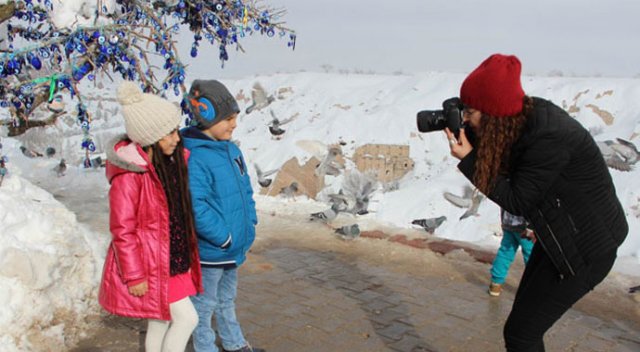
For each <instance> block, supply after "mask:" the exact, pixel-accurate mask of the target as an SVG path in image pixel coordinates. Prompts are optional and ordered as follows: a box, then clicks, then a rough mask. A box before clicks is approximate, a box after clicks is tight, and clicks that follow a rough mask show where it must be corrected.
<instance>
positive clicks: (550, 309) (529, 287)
mask: <svg viewBox="0 0 640 352" xmlns="http://www.w3.org/2000/svg"><path fill="white" fill-rule="evenodd" d="M615 259H616V252H615V251H614V252H613V253H603V255H602V256H600V258H598V259H597V260H594V261H593V262H591V263H588V264H587V266H586V268H585V269H583V270H581V272H579V273H578V274H577V275H576V276H571V277H565V278H564V279H563V280H560V277H559V276H558V271H557V270H556V268H555V267H554V266H553V263H552V262H551V260H550V259H549V257H548V256H547V254H546V253H545V252H544V250H543V249H542V247H541V246H540V245H539V244H536V245H535V246H534V247H533V251H532V253H531V257H530V258H529V262H528V263H527V266H526V268H525V270H524V274H523V275H522V280H520V286H519V287H518V292H517V293H516V298H515V300H514V302H513V308H512V310H511V314H509V318H508V319H507V322H506V323H505V326H504V340H505V344H506V348H507V351H510V352H515V351H517V352H543V351H544V343H543V341H542V337H543V335H544V333H545V332H546V331H547V330H548V329H549V328H550V327H551V326H552V325H553V324H554V323H555V322H556V321H557V320H558V319H560V317H561V316H562V315H563V314H564V313H565V312H566V311H567V310H569V308H571V306H572V305H573V304H574V303H575V302H577V301H578V300H579V299H580V298H582V296H584V295H585V294H587V292H589V291H591V290H592V289H593V288H594V287H595V286H596V285H597V284H599V283H600V282H601V281H602V280H604V278H605V277H606V276H607V274H608V273H609V271H610V270H611V267H612V266H613V262H614V261H615Z"/></svg>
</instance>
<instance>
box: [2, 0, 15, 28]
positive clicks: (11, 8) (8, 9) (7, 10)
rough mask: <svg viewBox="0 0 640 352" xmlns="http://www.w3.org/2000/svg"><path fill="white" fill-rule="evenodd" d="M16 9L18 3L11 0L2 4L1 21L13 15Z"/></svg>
mask: <svg viewBox="0 0 640 352" xmlns="http://www.w3.org/2000/svg"><path fill="white" fill-rule="evenodd" d="M15 10H16V4H15V3H14V2H13V1H10V2H8V3H6V4H4V5H0V23H2V22H4V21H6V20H8V19H10V18H11V17H13V13H14V12H15Z"/></svg>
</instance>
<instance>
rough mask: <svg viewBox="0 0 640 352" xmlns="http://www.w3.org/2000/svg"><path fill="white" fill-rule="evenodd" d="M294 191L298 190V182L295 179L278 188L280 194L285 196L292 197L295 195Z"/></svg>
mask: <svg viewBox="0 0 640 352" xmlns="http://www.w3.org/2000/svg"><path fill="white" fill-rule="evenodd" d="M296 192H298V182H295V181H294V182H291V184H290V185H288V186H287V187H282V188H281V189H280V194H282V195H283V196H285V197H287V198H293V197H294V196H295V195H296Z"/></svg>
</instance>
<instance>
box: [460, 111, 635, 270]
mask: <svg viewBox="0 0 640 352" xmlns="http://www.w3.org/2000/svg"><path fill="white" fill-rule="evenodd" d="M533 100H534V109H533V112H532V113H531V114H530V115H529V116H528V117H527V122H526V125H525V128H524V131H523V132H522V135H521V136H520V138H519V139H518V140H517V141H516V142H515V143H514V145H513V147H512V152H511V153H512V154H511V164H510V170H509V172H508V174H506V175H500V176H498V179H497V182H496V186H495V188H494V189H493V191H492V192H491V194H488V195H487V196H488V197H489V198H490V199H491V200H493V201H494V202H495V203H497V204H498V205H499V206H500V207H501V208H503V209H505V210H507V211H508V212H510V213H512V214H514V215H522V216H524V217H525V218H526V219H527V220H528V221H529V223H530V224H531V225H532V226H533V228H534V231H535V233H536V237H537V239H538V243H540V245H541V246H542V247H543V249H544V251H545V252H546V253H547V254H548V255H549V257H550V259H551V261H552V262H553V263H554V265H555V266H556V268H557V269H558V272H559V275H560V278H563V277H564V276H566V275H575V274H576V273H577V272H579V271H580V270H581V269H583V268H584V267H585V265H587V264H588V263H590V262H591V261H593V260H594V259H596V258H598V257H599V256H601V255H610V254H612V253H614V252H615V250H616V249H617V248H618V247H619V246H620V244H622V242H623V241H624V239H625V238H626V236H627V232H628V231H629V227H628V225H627V220H626V218H625V214H624V211H623V209H622V205H621V204H620V202H619V201H618V198H617V196H616V191H615V187H614V185H613V181H612V179H611V175H610V174H609V170H608V169H607V166H606V164H605V162H604V158H603V157H602V154H601V153H600V150H599V149H598V147H597V146H596V143H595V141H594V140H593V138H592V137H591V135H590V134H589V132H588V131H587V130H586V129H585V128H584V127H582V125H580V123H578V122H577V121H576V120H574V119H573V118H572V117H571V116H569V115H568V114H567V113H566V112H565V111H564V110H562V109H561V108H559V107H558V106H556V105H554V104H553V103H551V102H550V101H547V100H543V99H540V98H533ZM476 158H477V155H476V150H475V149H474V150H473V151H472V152H471V153H469V154H468V155H467V156H465V157H464V158H463V159H462V160H461V161H460V163H459V164H458V168H459V169H460V171H462V173H464V175H465V176H466V177H467V178H468V179H469V180H472V181H473V174H474V172H475V161H476Z"/></svg>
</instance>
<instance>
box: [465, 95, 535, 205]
mask: <svg viewBox="0 0 640 352" xmlns="http://www.w3.org/2000/svg"><path fill="white" fill-rule="evenodd" d="M523 99H524V105H523V108H522V112H520V113H519V114H518V115H514V116H507V117H494V116H490V115H486V114H484V113H483V114H482V117H481V119H480V131H479V133H478V137H477V142H476V148H477V153H478V154H477V155H478V156H477V159H476V172H475V174H474V175H473V183H474V184H475V185H476V187H478V189H479V190H480V192H482V193H484V194H489V193H491V191H492V190H493V188H494V187H495V182H496V177H497V176H498V174H500V173H506V172H507V171H508V170H509V163H510V157H511V146H513V144H514V143H515V142H516V141H517V140H518V138H520V134H521V133H522V130H523V129H524V125H525V122H526V121H527V115H528V114H529V113H530V112H531V111H532V110H533V99H531V98H530V97H528V96H525V97H524V98H523Z"/></svg>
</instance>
